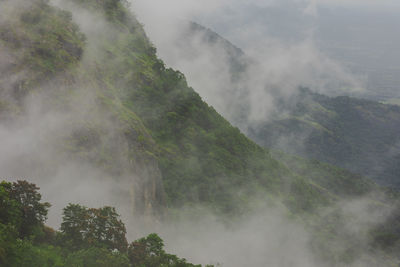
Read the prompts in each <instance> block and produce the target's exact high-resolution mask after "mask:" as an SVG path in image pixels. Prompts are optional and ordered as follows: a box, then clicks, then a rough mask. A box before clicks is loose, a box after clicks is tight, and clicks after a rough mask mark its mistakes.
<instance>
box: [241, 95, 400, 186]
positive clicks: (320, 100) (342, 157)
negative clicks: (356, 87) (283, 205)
mask: <svg viewBox="0 0 400 267" xmlns="http://www.w3.org/2000/svg"><path fill="white" fill-rule="evenodd" d="M282 109H284V110H285V111H286V113H285V115H284V116H277V117H276V118H273V119H272V120H271V121H269V122H265V123H261V124H259V125H257V126H256V127H252V128H250V130H249V137H250V138H252V139H253V140H254V141H256V142H257V143H258V144H260V145H263V146H266V147H273V148H276V149H281V150H284V151H286V152H288V153H293V154H297V155H301V156H303V157H307V158H311V159H317V160H320V161H323V162H328V163H330V164H333V165H336V166H340V167H342V168H345V169H348V170H351V171H352V172H355V173H359V174H362V175H364V176H367V177H370V178H372V179H374V180H375V181H376V182H378V183H380V184H383V185H387V186H393V187H396V188H399V186H400V184H399V183H400V170H399V168H398V166H400V161H399V160H400V147H399V144H400V135H399V132H400V108H399V107H398V106H392V105H387V104H381V103H378V102H373V101H368V100H363V99H356V98H351V97H346V96H341V97H327V96H324V95H321V94H316V93H313V92H311V91H309V90H306V89H302V90H301V91H300V93H299V94H298V95H297V97H296V99H295V100H294V101H293V102H291V103H290V105H286V106H285V107H282Z"/></svg>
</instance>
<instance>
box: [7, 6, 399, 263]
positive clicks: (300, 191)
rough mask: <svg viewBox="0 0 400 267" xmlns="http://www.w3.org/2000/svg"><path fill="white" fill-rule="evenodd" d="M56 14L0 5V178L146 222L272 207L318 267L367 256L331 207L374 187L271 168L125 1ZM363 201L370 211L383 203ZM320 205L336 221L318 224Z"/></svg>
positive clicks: (318, 172) (273, 163)
mask: <svg viewBox="0 0 400 267" xmlns="http://www.w3.org/2000/svg"><path fill="white" fill-rule="evenodd" d="M56 3H57V2H56ZM57 6H58V7H55V6H53V5H51V4H49V2H48V1H46V0H34V1H28V0H20V1H12V0H3V1H1V2H0V12H1V14H2V15H3V14H5V16H2V17H1V18H0V59H1V61H0V69H1V70H3V71H2V72H1V74H0V75H1V76H0V95H1V102H0V118H1V121H0V126H1V128H0V130H1V131H0V133H1V136H2V138H1V141H2V143H1V145H2V147H3V151H4V153H3V155H2V156H1V158H0V159H1V160H0V167H1V169H2V170H3V172H4V173H2V174H1V175H4V176H6V177H24V178H25V177H26V178H29V177H39V178H40V179H42V183H44V184H47V183H49V184H51V183H54V182H55V180H57V179H59V180H60V181H56V182H60V183H61V182H64V183H65V185H66V186H67V188H68V186H70V185H71V184H73V183H79V181H81V180H85V179H87V176H92V177H93V179H95V180H99V181H106V182H107V185H108V187H111V189H112V190H111V192H112V193H113V195H115V196H118V197H120V200H121V201H122V200H123V202H124V203H126V202H128V203H129V207H130V211H131V212H133V213H134V215H135V216H137V217H149V218H150V220H152V221H162V220H163V219H164V218H165V217H166V215H168V210H179V208H180V207H182V206H190V205H191V204H201V205H204V206H206V207H208V208H209V209H210V210H211V211H212V212H213V213H215V214H218V215H220V216H225V215H229V216H230V217H229V216H228V217H227V218H233V217H234V216H239V215H240V214H246V212H248V211H249V210H250V209H251V206H252V205H251V204H252V203H253V201H255V200H260V199H261V200H262V201H264V200H265V201H266V200H269V201H271V202H276V203H281V204H282V206H283V207H284V208H285V210H286V211H287V213H288V214H290V215H291V216H293V218H294V220H298V221H301V222H303V223H304V224H305V225H306V226H307V227H308V229H309V230H310V231H311V232H313V247H315V251H317V252H318V253H319V254H318V255H319V257H321V258H323V259H324V260H326V261H328V262H332V264H339V263H342V262H343V261H347V262H352V261H354V260H356V259H358V256H359V255H361V254H364V253H365V250H366V249H367V250H368V251H369V250H371V255H375V254H374V252H375V251H374V250H373V245H374V244H376V239H374V238H372V237H373V236H374V235H373V234H374V233H373V232H371V233H370V232H368V234H371V235H372V237H371V238H368V241H366V246H365V247H364V246H360V247H356V248H354V249H352V250H351V252H348V251H347V248H351V247H352V244H353V243H352V242H358V241H359V239H358V237H353V236H351V237H343V236H339V235H337V234H336V232H337V231H339V229H340V228H341V224H340V223H341V222H343V221H342V219H343V218H342V216H344V215H343V214H342V212H341V209H340V202H339V200H341V199H343V198H345V199H352V198H355V197H359V196H363V195H366V194H368V193H371V192H375V191H379V192H381V193H382V190H381V189H380V188H379V187H378V186H377V185H376V184H374V183H372V182H370V181H369V180H366V179H364V178H363V177H361V176H358V175H354V174H352V173H350V172H348V171H344V170H341V169H338V168H336V167H332V166H329V165H323V164H320V163H319V162H308V161H305V160H302V159H298V160H295V159H292V161H291V162H293V161H294V162H297V165H295V166H294V167H293V166H292V165H291V164H289V163H288V162H286V161H285V160H282V161H280V160H277V159H276V158H274V157H273V156H272V155H271V153H270V152H269V151H268V149H263V148H261V147H260V146H258V145H257V144H256V143H254V142H253V141H251V140H250V139H248V138H247V137H246V136H245V135H243V134H242V133H241V132H240V130H239V129H238V128H235V127H233V126H232V125H231V124H230V123H229V122H228V121H227V120H225V119H224V118H223V117H222V116H221V115H219V114H218V113H217V112H216V111H215V110H214V109H213V108H212V107H210V106H208V105H207V104H206V103H205V102H204V101H203V100H202V99H201V98H200V96H199V95H198V94H197V93H196V92H195V91H194V90H193V89H192V88H191V87H189V86H188V84H187V82H186V79H185V77H184V75H183V74H182V73H180V72H179V71H175V70H173V69H171V68H168V67H166V66H165V65H164V63H163V62H162V61H161V60H160V59H159V58H158V57H157V55H156V49H155V48H154V46H153V45H152V44H151V43H150V42H149V40H148V38H147V37H146V34H145V32H144V31H143V28H142V26H141V25H140V23H139V22H138V21H137V20H136V18H135V17H134V16H133V15H132V14H131V12H130V11H129V8H128V5H127V3H126V2H125V1H119V0H70V1H62V2H58V3H57ZM65 10H68V11H65ZM235 71H236V70H235ZM22 141H24V142H22ZM19 142H22V145H21V144H19ZM16 147H18V149H15V148H16ZM63 190H65V191H68V190H67V189H66V188H65V189H64V188H63ZM95 190H97V188H95ZM71 192H72V190H71ZM90 192H93V191H90ZM88 195H89V194H88ZM102 197H104V196H102ZM369 201H370V202H371V208H372V209H377V207H379V209H383V208H382V207H388V206H390V204H392V203H391V200H386V199H385V198H379V197H376V198H372V199H371V200H369ZM369 201H368V203H369ZM119 203H122V202H119ZM328 206H330V207H332V209H333V210H334V212H333V213H332V214H331V213H330V215H329V216H322V215H321V213H319V210H320V209H321V208H324V207H328ZM335 208H336V209H335ZM327 220H328V221H327ZM343 220H344V219H343ZM378 233H379V231H378ZM386 233H387V235H389V236H390V237H391V238H392V239H391V240H394V241H393V242H392V243H391V244H390V246H389V247H390V248H393V247H394V248H396V244H397V243H398V235H396V234H395V233H394V232H393V231H392V228H390V227H389V229H388V230H387V232H386ZM368 236H369V235H368ZM369 237H370V236H369ZM336 238H339V239H338V240H337V239H336ZM327 239H329V240H330V242H332V243H335V242H336V241H337V242H339V240H340V241H341V242H342V241H343V242H344V241H346V242H347V241H349V242H347V243H346V242H345V244H344V245H343V248H344V249H340V250H338V251H336V250H335V251H331V250H330V249H329V246H328V245H326V247H324V246H321V245H320V244H329V242H326V240H327ZM342 239H344V240H342ZM350 241H351V242H350ZM378 244H380V243H379V242H378ZM377 251H378V250H377ZM380 252H381V251H380V250H379V253H380ZM382 253H383V252H382ZM385 253H386V252H385ZM385 253H384V255H385V257H383V258H384V259H385V260H386V259H387V258H388V262H390V261H393V260H394V259H395V258H394V257H392V256H391V251H390V253H388V254H385ZM377 254H378V253H377ZM379 255H380V254H379ZM388 255H389V256H388ZM386 256H387V258H386ZM381 258H382V257H378V256H377V257H376V260H377V261H380V260H381ZM385 263H386V261H385Z"/></svg>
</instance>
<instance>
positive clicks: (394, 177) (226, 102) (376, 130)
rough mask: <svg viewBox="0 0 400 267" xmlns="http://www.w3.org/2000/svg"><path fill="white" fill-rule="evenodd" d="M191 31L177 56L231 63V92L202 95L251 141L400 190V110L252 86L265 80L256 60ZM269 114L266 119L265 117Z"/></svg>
mask: <svg viewBox="0 0 400 267" xmlns="http://www.w3.org/2000/svg"><path fill="white" fill-rule="evenodd" d="M189 25H192V26H188V27H187V29H188V30H186V31H184V32H183V33H181V35H182V37H180V38H179V39H178V41H177V44H178V45H179V47H180V48H179V49H180V50H182V51H184V52H182V53H180V54H179V55H180V56H181V57H183V58H185V59H186V60H187V61H188V62H190V61H192V62H195V61H196V60H198V61H200V62H201V60H199V59H198V56H197V58H196V55H199V54H200V53H201V52H199V51H198V50H199V47H200V48H201V49H204V50H206V51H207V53H209V54H211V55H214V57H215V58H218V59H219V60H221V59H226V60H225V61H224V64H225V65H224V67H225V68H226V69H227V70H228V71H227V73H226V74H227V75H228V76H230V77H231V78H229V79H226V80H225V81H224V82H225V83H226V84H228V86H227V88H225V87H224V85H223V84H222V85H221V83H219V84H216V85H214V88H213V90H203V89H201V88H200V89H199V92H200V93H202V94H203V95H204V96H205V97H206V98H208V99H213V98H214V99H213V103H214V104H215V105H216V106H217V107H218V110H219V111H220V112H221V114H223V115H224V116H225V117H227V118H228V119H229V121H230V122H232V123H233V124H234V125H237V126H238V127H239V128H240V129H241V130H242V131H243V132H244V133H246V135H247V136H248V137H249V138H250V139H252V140H253V141H255V142H256V143H257V144H259V145H261V146H263V147H264V148H272V149H278V150H282V151H285V152H286V153H289V154H296V155H299V156H302V157H305V158H309V159H316V160H319V161H322V162H326V163H330V164H332V165H335V166H339V167H341V168H345V169H348V170H350V171H351V172H354V173H358V174H361V175H363V176H366V177H369V178H371V179H373V180H374V181H375V182H377V183H379V184H381V185H385V186H392V187H395V188H399V181H400V177H399V175H400V172H399V169H398V166H400V162H399V161H398V160H399V156H400V150H399V149H400V148H399V142H400V135H399V134H398V133H399V129H400V109H399V107H398V106H394V105H389V104H383V103H380V102H376V101H371V100H364V99H358V98H354V97H348V96H338V97H332V96H326V95H323V94H319V93H314V92H312V91H311V90H308V89H307V88H299V89H297V88H296V87H294V88H291V89H290V90H288V89H287V88H280V87H284V86H285V85H284V84H281V85H279V84H277V85H274V84H273V83H272V85H271V84H270V81H268V80H262V78H260V79H259V81H258V82H257V81H256V82H253V81H252V79H253V78H252V77H253V76H254V75H257V76H262V75H263V68H262V66H261V65H260V63H258V62H257V59H256V60H254V58H253V59H252V58H251V57H250V56H247V55H246V54H245V53H244V52H243V51H241V50H240V49H238V48H237V47H235V46H234V45H233V44H231V43H230V42H229V41H227V40H226V39H224V38H223V37H221V36H219V35H218V34H216V33H215V32H212V31H211V30H210V29H207V28H205V27H202V26H200V25H198V24H193V23H192V24H189ZM193 25H194V26H193ZM199 39H200V40H201V45H199V44H198V43H199ZM196 51H198V52H196ZM203 53H204V52H203ZM216 55H220V56H219V57H217V56H216ZM221 55H222V56H221ZM203 57H204V56H203ZM261 60H263V59H261ZM181 61H182V59H181ZM221 72H222V71H221ZM254 73H255V74H254ZM268 77H269V76H268ZM256 79H257V78H256ZM260 82H261V83H262V82H264V83H265V85H262V84H261V85H260ZM294 86H297V85H294ZM221 91H223V92H224V93H223V94H222V96H220V94H221ZM287 91H289V93H288V92H287ZM221 103H222V104H221ZM252 106H257V107H256V108H252ZM252 109H254V111H253V110H252ZM264 110H266V111H267V112H265V114H264V115H263V114H260V113H262V112H263V111H264ZM255 113H257V114H255Z"/></svg>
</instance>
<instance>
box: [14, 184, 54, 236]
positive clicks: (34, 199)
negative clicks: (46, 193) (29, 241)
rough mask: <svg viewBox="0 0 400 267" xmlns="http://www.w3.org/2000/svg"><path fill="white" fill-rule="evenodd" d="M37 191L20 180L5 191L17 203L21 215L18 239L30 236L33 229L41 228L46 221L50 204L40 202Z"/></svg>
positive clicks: (40, 197)
mask: <svg viewBox="0 0 400 267" xmlns="http://www.w3.org/2000/svg"><path fill="white" fill-rule="evenodd" d="M7 187H8V186H7ZM39 189H40V188H39V187H37V186H36V185H35V184H32V183H28V182H27V181H20V180H19V181H17V182H13V183H12V184H11V187H8V189H7V190H8V193H9V196H10V198H11V199H13V200H15V201H16V202H17V203H18V205H19V208H20V211H21V213H22V214H21V215H22V218H21V224H20V225H19V235H20V238H25V237H28V236H30V235H32V234H33V233H34V231H35V229H37V227H41V226H43V223H44V222H45V221H46V219H47V212H48V209H49V207H50V204H49V203H48V202H44V203H41V202H40V200H41V199H42V196H41V195H40V193H39V192H38V190H39Z"/></svg>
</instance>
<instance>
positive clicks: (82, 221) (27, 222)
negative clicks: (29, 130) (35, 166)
mask: <svg viewBox="0 0 400 267" xmlns="http://www.w3.org/2000/svg"><path fill="white" fill-rule="evenodd" d="M38 190H39V188H38V187H37V186H36V185H35V184H32V183H29V182H27V181H17V182H13V183H11V182H5V181H3V182H1V183H0V266H7V267H8V266H10V267H14V266H15V267H25V266H26V267H28V266H29V267H36V266H38V267H39V266H40V267H50V266H51V267H53V266H57V267H65V266H73V267H99V266H100V267H102V266H103V267H110V266H115V267H156V266H164V267H169V266H171V267H200V266H201V265H193V264H191V263H188V262H186V260H185V259H180V258H178V257H177V256H175V255H172V254H168V253H166V252H165V250H164V243H163V241H162V239H161V238H160V237H159V236H158V235H157V234H150V235H149V236H148V237H146V238H141V239H139V240H137V241H134V242H132V243H131V244H129V245H128V242H127V240H126V236H125V235H126V229H125V225H124V223H123V222H122V221H121V220H120V219H119V215H118V214H117V212H116V210H115V208H113V207H102V208H98V209H95V208H87V207H84V206H81V205H77V204H69V205H68V206H67V207H65V208H64V211H63V221H62V224H61V228H60V231H54V230H53V229H51V228H49V227H47V226H45V225H44V222H45V220H46V218H47V212H48V208H49V207H50V204H49V203H47V202H41V195H40V193H39V192H38Z"/></svg>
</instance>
